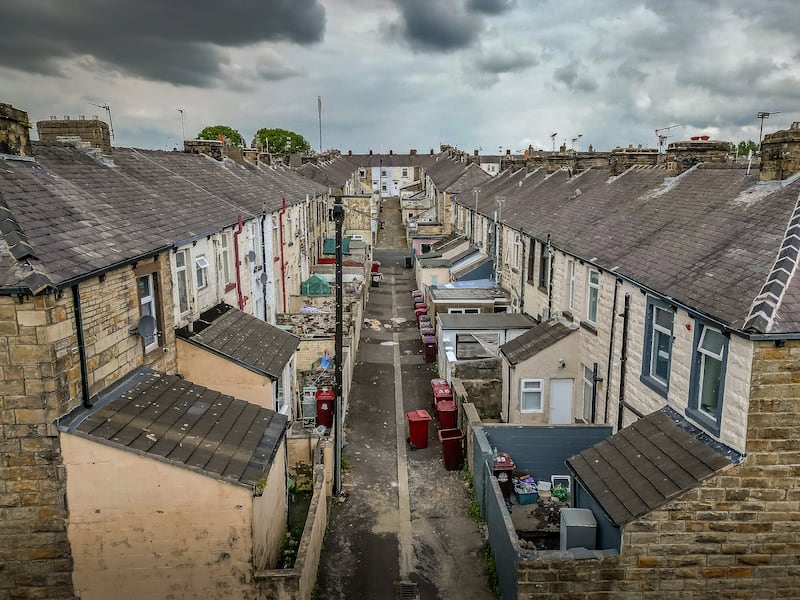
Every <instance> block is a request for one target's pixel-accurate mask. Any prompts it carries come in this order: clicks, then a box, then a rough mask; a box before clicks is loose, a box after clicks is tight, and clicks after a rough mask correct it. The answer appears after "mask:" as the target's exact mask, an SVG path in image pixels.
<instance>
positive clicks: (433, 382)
mask: <svg viewBox="0 0 800 600" xmlns="http://www.w3.org/2000/svg"><path fill="white" fill-rule="evenodd" d="M444 385H446V386H447V387H450V384H449V383H448V382H447V379H442V378H441V377H435V378H433V379H431V387H440V386H444Z"/></svg>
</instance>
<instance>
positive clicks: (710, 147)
mask: <svg viewBox="0 0 800 600" xmlns="http://www.w3.org/2000/svg"><path fill="white" fill-rule="evenodd" d="M730 153H731V143H730V142H725V141H722V140H709V139H708V136H707V135H696V136H694V137H692V138H691V139H689V140H687V141H684V142H673V143H671V144H670V145H669V146H667V175H669V176H670V177H675V176H676V175H680V174H681V173H683V172H684V171H686V170H688V169H690V168H691V167H693V166H694V165H696V164H698V163H703V165H704V166H706V167H708V166H711V167H714V166H722V165H726V164H727V163H728V157H729V156H730Z"/></svg>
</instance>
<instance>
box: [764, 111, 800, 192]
mask: <svg viewBox="0 0 800 600" xmlns="http://www.w3.org/2000/svg"><path fill="white" fill-rule="evenodd" d="M798 172H800V121H795V122H794V123H792V126H791V127H789V129H782V130H780V131H776V132H775V133H768V134H767V135H765V136H764V140H763V141H762V142H761V171H760V173H759V179H760V180H761V181H780V180H783V179H788V178H789V177H791V176H792V175H794V174H796V173H798Z"/></svg>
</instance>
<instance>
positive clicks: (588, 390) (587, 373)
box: [581, 364, 594, 423]
mask: <svg viewBox="0 0 800 600" xmlns="http://www.w3.org/2000/svg"><path fill="white" fill-rule="evenodd" d="M581 366H582V367H583V411H582V413H583V420H584V421H585V422H586V423H591V422H592V396H593V395H594V365H593V366H592V367H591V368H590V367H587V366H586V365H584V364H581Z"/></svg>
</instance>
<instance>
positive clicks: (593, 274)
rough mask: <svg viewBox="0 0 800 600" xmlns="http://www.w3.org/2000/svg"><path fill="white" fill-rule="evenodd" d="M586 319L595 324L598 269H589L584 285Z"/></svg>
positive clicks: (598, 289) (598, 284) (598, 282)
mask: <svg viewBox="0 0 800 600" xmlns="http://www.w3.org/2000/svg"><path fill="white" fill-rule="evenodd" d="M586 288H587V289H586V320H587V321H588V322H589V323H591V324H592V325H596V324H597V302H598V299H599V296H600V271H597V270H596V269H591V268H590V269H589V272H588V274H587V286H586Z"/></svg>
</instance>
